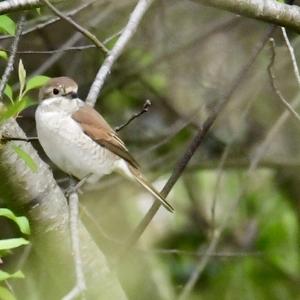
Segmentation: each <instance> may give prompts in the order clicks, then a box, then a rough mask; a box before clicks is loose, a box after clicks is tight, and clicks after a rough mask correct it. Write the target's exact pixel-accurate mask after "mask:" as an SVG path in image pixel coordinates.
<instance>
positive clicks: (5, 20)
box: [0, 15, 16, 35]
mask: <svg viewBox="0 0 300 300" xmlns="http://www.w3.org/2000/svg"><path fill="white" fill-rule="evenodd" d="M0 31H2V32H5V33H8V34H9V35H15V33H16V23H15V22H14V21H13V20H12V19H11V18H10V17H8V16H6V15H2V16H0Z"/></svg>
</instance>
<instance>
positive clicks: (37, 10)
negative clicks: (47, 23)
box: [35, 7, 41, 15]
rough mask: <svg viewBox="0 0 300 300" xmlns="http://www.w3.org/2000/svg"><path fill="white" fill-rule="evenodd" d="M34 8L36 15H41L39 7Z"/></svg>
mask: <svg viewBox="0 0 300 300" xmlns="http://www.w3.org/2000/svg"><path fill="white" fill-rule="evenodd" d="M35 10H36V12H37V14H38V15H41V8H40V7H37V8H36V9H35Z"/></svg>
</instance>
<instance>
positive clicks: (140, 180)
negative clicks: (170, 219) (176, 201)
mask: <svg viewBox="0 0 300 300" xmlns="http://www.w3.org/2000/svg"><path fill="white" fill-rule="evenodd" d="M128 167H129V170H130V171H131V173H132V175H133V176H134V178H135V179H136V181H137V182H138V183H139V184H140V185H142V186H143V187H144V188H145V189H147V190H148V191H149V192H150V193H151V194H152V195H153V196H154V197H155V198H156V199H157V200H158V201H159V202H160V203H161V204H162V205H163V207H164V208H166V209H167V210H168V211H169V212H174V208H173V207H172V205H171V204H170V203H168V202H167V200H166V199H165V198H164V197H163V196H162V195H161V194H160V193H159V192H158V191H157V190H156V189H155V188H154V187H153V186H152V185H151V184H150V183H149V182H147V180H146V179H145V178H144V177H143V175H142V174H141V172H140V171H139V170H138V169H136V168H134V167H132V166H130V165H128Z"/></svg>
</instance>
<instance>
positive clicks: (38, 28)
mask: <svg viewBox="0 0 300 300" xmlns="http://www.w3.org/2000/svg"><path fill="white" fill-rule="evenodd" d="M95 1H96V0H91V1H88V2H86V3H83V4H82V5H80V6H78V7H76V8H75V9H73V10H71V11H69V12H67V13H66V15H67V16H69V17H72V16H75V15H77V14H78V13H79V12H81V11H82V10H83V9H85V8H87V7H89V6H90V5H91V4H93V3H94V2H95ZM59 20H61V18H60V17H55V18H51V19H50V20H47V21H45V22H43V23H40V24H37V25H35V26H33V27H31V28H28V29H26V30H23V32H22V36H24V35H27V34H29V33H32V32H34V31H36V30H41V29H43V28H45V27H47V26H49V25H52V24H54V23H56V22H57V21H59ZM12 38H14V37H13V36H11V35H2V36H0V41H1V40H6V39H12Z"/></svg>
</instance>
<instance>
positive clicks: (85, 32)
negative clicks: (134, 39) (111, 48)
mask: <svg viewBox="0 0 300 300" xmlns="http://www.w3.org/2000/svg"><path fill="white" fill-rule="evenodd" d="M41 1H42V2H43V3H45V4H46V5H47V6H48V7H49V9H50V10H51V11H52V12H53V13H54V14H56V15H57V16H58V17H60V18H61V19H63V20H65V21H66V22H68V23H69V24H70V25H71V26H73V27H74V28H75V29H76V30H77V31H79V32H81V33H82V34H83V35H84V36H85V37H87V38H88V39H89V40H91V41H92V42H93V43H94V44H95V45H96V47H97V48H99V49H101V50H102V52H103V53H104V54H107V53H108V49H107V48H106V47H105V46H104V45H103V43H101V42H100V41H99V40H98V39H97V37H96V36H95V35H94V34H92V33H91V32H89V31H88V30H87V29H85V28H83V27H82V26H80V25H79V24H77V23H76V22H75V21H74V20H72V19H71V18H70V17H68V16H66V15H65V14H63V13H62V12H60V11H59V10H58V9H56V8H55V6H54V5H52V4H51V3H50V2H49V1H48V0H41Z"/></svg>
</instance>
